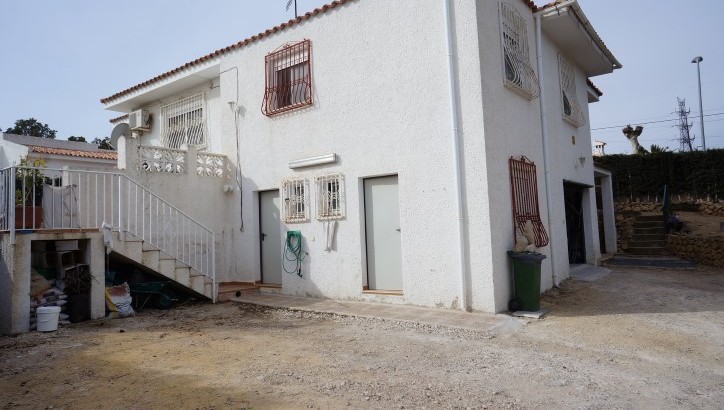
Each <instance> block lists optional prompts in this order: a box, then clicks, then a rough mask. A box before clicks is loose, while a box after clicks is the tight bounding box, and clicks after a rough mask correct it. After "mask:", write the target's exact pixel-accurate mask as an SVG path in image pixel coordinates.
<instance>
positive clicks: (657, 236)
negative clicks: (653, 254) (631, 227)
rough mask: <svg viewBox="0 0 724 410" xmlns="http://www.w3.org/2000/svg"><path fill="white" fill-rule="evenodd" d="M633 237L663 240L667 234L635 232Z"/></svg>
mask: <svg viewBox="0 0 724 410" xmlns="http://www.w3.org/2000/svg"><path fill="white" fill-rule="evenodd" d="M631 239H632V240H634V241H659V240H661V241H663V240H666V235H660V234H657V233H651V234H648V233H635V234H633V236H632V237H631Z"/></svg>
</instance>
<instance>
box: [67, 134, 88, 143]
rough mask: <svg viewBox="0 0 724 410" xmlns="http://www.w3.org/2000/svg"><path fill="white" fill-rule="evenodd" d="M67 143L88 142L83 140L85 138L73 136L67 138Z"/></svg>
mask: <svg viewBox="0 0 724 410" xmlns="http://www.w3.org/2000/svg"><path fill="white" fill-rule="evenodd" d="M68 141H75V142H88V141H86V140H85V137H76V136H75V135H71V136H70V137H68Z"/></svg>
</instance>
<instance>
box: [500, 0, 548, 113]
mask: <svg viewBox="0 0 724 410" xmlns="http://www.w3.org/2000/svg"><path fill="white" fill-rule="evenodd" d="M499 12H500V39H501V43H502V49H503V78H504V85H505V87H507V88H508V89H510V90H511V91H513V92H515V93H517V94H519V95H521V96H522V97H524V98H527V99H529V100H532V99H534V98H537V97H538V95H540V85H539V83H538V78H537V77H536V75H535V71H533V68H532V67H531V65H530V51H529V49H528V30H527V28H526V25H525V20H524V19H523V16H521V15H520V13H518V10H517V9H516V8H515V7H514V6H513V5H511V4H508V3H505V2H501V3H499Z"/></svg>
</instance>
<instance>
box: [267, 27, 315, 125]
mask: <svg viewBox="0 0 724 410" xmlns="http://www.w3.org/2000/svg"><path fill="white" fill-rule="evenodd" d="M311 54H312V44H311V42H310V41H309V40H303V41H300V42H298V43H289V44H285V45H283V46H282V47H280V48H279V49H277V50H276V51H273V52H271V53H269V54H267V56H266V58H265V59H264V61H265V64H264V68H265V79H266V88H265V91H264V102H263V103H262V106H261V112H262V113H264V115H267V116H271V115H274V114H279V113H282V112H285V111H289V110H292V109H295V108H299V107H304V106H307V105H312V63H311Z"/></svg>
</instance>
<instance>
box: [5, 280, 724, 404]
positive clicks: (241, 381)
mask: <svg viewBox="0 0 724 410" xmlns="http://www.w3.org/2000/svg"><path fill="white" fill-rule="evenodd" d="M723 295H724V271H721V270H712V269H700V270H697V271H667V270H625V269H619V270H615V271H614V272H613V273H612V274H610V275H608V276H607V277H606V278H604V279H602V280H600V281H597V282H580V281H575V280H569V281H566V282H564V284H563V286H562V287H561V288H559V289H556V290H554V291H552V292H549V293H548V294H547V295H545V296H544V305H545V306H547V307H549V308H550V309H551V310H552V313H551V314H549V315H548V316H546V317H545V318H544V319H543V320H539V321H530V322H528V323H527V324H526V325H525V326H524V327H523V328H522V329H521V330H519V331H517V332H515V333H513V334H510V335H507V336H505V337H502V338H496V337H492V336H491V335H489V334H487V333H484V332H474V331H469V330H461V329H454V328H448V327H444V326H427V325H419V324H415V323H400V322H394V321H388V320H379V319H363V318H355V317H342V316H337V315H331V314H317V313H308V312H297V311H289V310H284V309H267V308H261V307H257V306H253V305H245V304H236V303H233V302H225V303H221V304H217V305H210V304H200V305H187V306H183V307H179V308H176V309H174V310H171V311H154V310H147V311H144V312H141V313H140V314H139V315H138V316H136V317H134V318H129V319H117V320H103V321H96V322H89V323H84V324H80V325H74V326H71V327H66V328H62V329H60V330H58V331H57V332H54V333H37V332H34V333H28V334H23V335H19V336H16V337H1V338H0V362H2V367H0V405H2V406H3V408H4V409H10V408H16V407H17V408H38V409H44V408H54V409H57V408H68V409H71V408H72V409H83V408H103V409H107V408H135V409H148V408H189V409H221V408H332V409H336V408H384V409H390V408H415V409H422V408H430V409H433V408H453V409H466V408H474V409H485V408H489V409H537V408H541V409H543V408H544V409H550V408H573V409H579V408H580V409H597V408H601V409H604V408H605V409H612V408H620V409H646V408H651V409H662V408H692V409H693V408H696V409H706V408H709V409H721V408H724V393H723V392H724V315H723V313H722V312H723V311H724V296H723Z"/></svg>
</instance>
